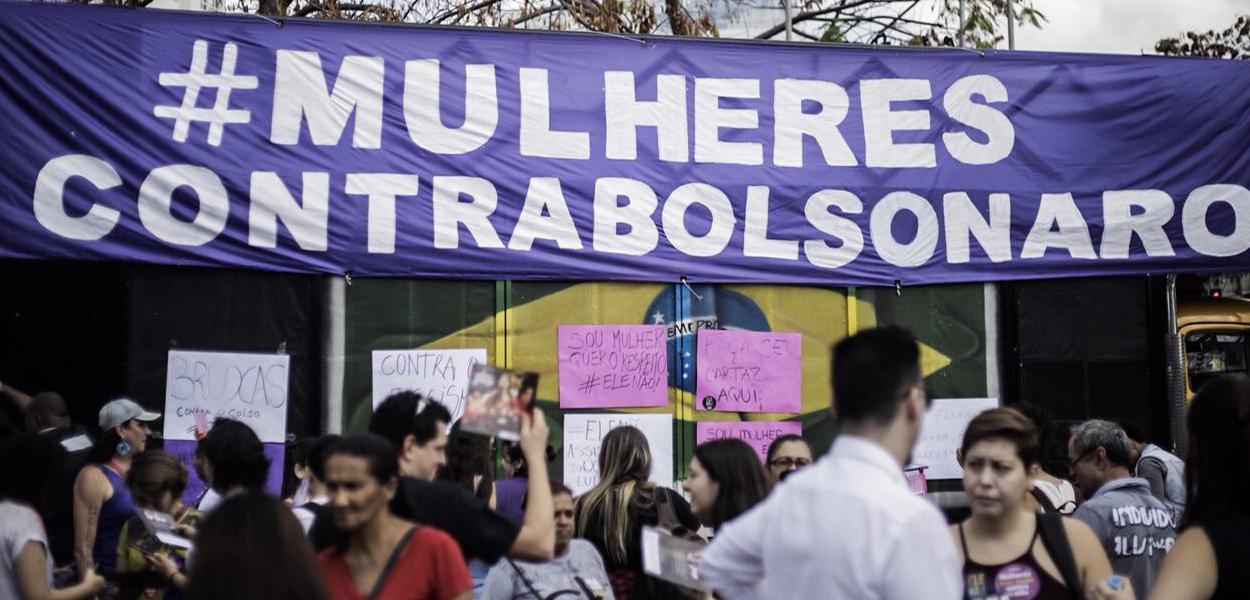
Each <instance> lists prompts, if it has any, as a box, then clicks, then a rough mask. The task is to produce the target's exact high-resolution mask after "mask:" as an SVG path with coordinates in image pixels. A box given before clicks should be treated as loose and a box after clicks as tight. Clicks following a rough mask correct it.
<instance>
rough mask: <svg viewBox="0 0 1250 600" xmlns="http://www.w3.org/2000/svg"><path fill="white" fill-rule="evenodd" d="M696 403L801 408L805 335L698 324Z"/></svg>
mask: <svg viewBox="0 0 1250 600" xmlns="http://www.w3.org/2000/svg"><path fill="white" fill-rule="evenodd" d="M698 345H699V346H698V349H699V354H698V365H699V368H698V376H699V379H698V385H697V386H696V388H695V398H696V405H697V406H698V407H699V408H701V409H703V410H717V411H726V412H782V413H796V414H797V413H798V412H799V410H800V404H801V400H802V384H803V348H802V345H803V337H802V336H801V335H800V334H797V333H773V332H758V331H721V330H716V329H700V330H699V342H698Z"/></svg>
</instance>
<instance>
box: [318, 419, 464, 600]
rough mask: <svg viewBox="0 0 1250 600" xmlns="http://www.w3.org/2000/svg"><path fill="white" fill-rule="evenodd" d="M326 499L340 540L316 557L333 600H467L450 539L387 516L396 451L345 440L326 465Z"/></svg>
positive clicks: (372, 438) (370, 438) (377, 442)
mask: <svg viewBox="0 0 1250 600" xmlns="http://www.w3.org/2000/svg"><path fill="white" fill-rule="evenodd" d="M325 474H326V480H325V484H326V492H327V495H328V496H329V498H330V509H331V510H332V511H333V513H334V523H335V525H338V527H339V530H340V531H342V532H343V533H345V534H346V539H345V540H344V541H343V542H342V543H340V544H338V545H335V546H331V547H329V548H327V549H325V550H324V551H322V552H321V554H319V555H317V565H318V567H320V569H321V572H322V573H323V574H324V575H325V580H326V587H327V588H329V591H330V597H331V598H333V599H334V600H358V599H364V598H369V599H370V600H427V599H428V600H451V599H453V598H454V599H456V600H468V599H469V598H472V597H473V581H472V580H471V579H470V578H469V569H468V567H466V566H465V563H464V557H463V555H462V554H461V553H460V545H459V544H457V543H456V541H455V540H453V539H452V538H451V536H449V535H447V534H446V533H443V532H442V531H440V530H438V529H435V528H433V527H429V526H426V525H417V524H414V523H413V522H411V521H407V520H404V519H401V518H400V517H398V516H396V515H395V513H393V512H391V508H390V502H391V500H392V499H393V498H394V497H395V492H396V490H397V489H398V488H399V461H398V459H397V458H396V456H395V448H394V446H392V445H391V443H390V442H388V441H386V440H385V439H383V438H381V437H379V436H376V435H372V434H360V435H349V436H347V437H345V438H343V439H341V440H339V441H338V442H336V443H335V444H334V445H333V446H331V447H330V449H329V450H328V451H326V457H325Z"/></svg>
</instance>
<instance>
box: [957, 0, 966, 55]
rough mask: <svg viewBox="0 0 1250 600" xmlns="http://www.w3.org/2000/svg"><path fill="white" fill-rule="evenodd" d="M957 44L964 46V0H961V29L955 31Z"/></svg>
mask: <svg viewBox="0 0 1250 600" xmlns="http://www.w3.org/2000/svg"><path fill="white" fill-rule="evenodd" d="M955 44H956V45H957V46H959V47H960V48H963V47H964V0H959V31H958V32H956V33H955Z"/></svg>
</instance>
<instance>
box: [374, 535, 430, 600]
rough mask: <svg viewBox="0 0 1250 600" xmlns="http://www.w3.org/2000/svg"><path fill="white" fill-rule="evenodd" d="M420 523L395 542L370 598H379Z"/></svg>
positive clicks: (375, 599)
mask: <svg viewBox="0 0 1250 600" xmlns="http://www.w3.org/2000/svg"><path fill="white" fill-rule="evenodd" d="M419 527H420V525H417V526H414V527H413V528H412V529H409V530H408V533H407V534H405V535H404V537H403V538H400V540H399V543H398V544H395V549H394V550H391V556H390V558H388V559H386V566H384V567H382V572H381V573H378V580H377V581H375V582H374V583H373V590H372V591H370V592H369V595H368V596H366V598H368V599H369V600H377V598H379V597H380V595H381V594H382V588H384V587H386V580H387V579H389V578H390V576H391V569H394V568H395V563H396V562H398V561H399V557H400V556H403V554H404V550H406V549H407V548H408V543H409V542H411V541H412V535H413V534H415V533H416V532H417V528H419Z"/></svg>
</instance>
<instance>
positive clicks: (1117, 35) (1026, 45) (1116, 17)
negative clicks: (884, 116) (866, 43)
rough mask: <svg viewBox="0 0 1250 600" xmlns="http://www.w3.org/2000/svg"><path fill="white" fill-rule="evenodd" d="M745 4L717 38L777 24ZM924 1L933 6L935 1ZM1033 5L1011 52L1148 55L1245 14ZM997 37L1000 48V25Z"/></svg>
mask: <svg viewBox="0 0 1250 600" xmlns="http://www.w3.org/2000/svg"><path fill="white" fill-rule="evenodd" d="M747 1H748V2H749V3H750V4H754V5H757V6H759V7H760V8H758V9H756V10H754V11H747V12H746V13H744V14H743V15H741V16H740V18H739V19H738V20H737V21H736V22H734V23H725V24H723V26H722V28H721V35H723V36H725V37H752V36H754V35H755V34H758V33H759V32H761V31H763V30H765V29H767V28H768V27H771V26H772V25H774V24H776V23H778V22H780V20H781V11H780V10H779V9H777V8H773V7H776V6H780V0H775V1H770V0H747ZM792 1H794V0H792ZM924 1H926V2H928V3H929V4H931V5H933V6H934V7H935V6H937V2H938V0H924ZM795 3H797V2H795ZM1033 6H1034V8H1036V9H1038V10H1039V11H1041V12H1042V14H1044V15H1046V17H1047V19H1048V21H1047V22H1045V23H1043V27H1042V28H1041V29H1034V28H1032V27H1017V28H1016V49H1017V50H1048V51H1062V52H1101V53H1113V54H1141V53H1142V52H1143V51H1144V52H1147V53H1153V52H1154V45H1155V42H1157V41H1159V40H1160V39H1163V38H1165V37H1174V36H1176V35H1179V34H1180V33H1181V32H1184V31H1206V30H1208V29H1217V30H1224V29H1227V28H1228V27H1229V26H1231V25H1232V24H1233V22H1234V21H1235V20H1236V18H1237V15H1239V14H1250V0H1033ZM765 7H768V8H765ZM925 8H929V7H925ZM921 10H923V9H921ZM1003 32H1004V35H1003V37H1004V40H1003V43H1002V47H1003V48H1006V47H1007V41H1006V39H1005V38H1006V24H1005V23H1004V24H1003ZM773 39H776V40H780V39H783V38H782V36H780V35H778V36H777V37H775V38H773Z"/></svg>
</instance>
